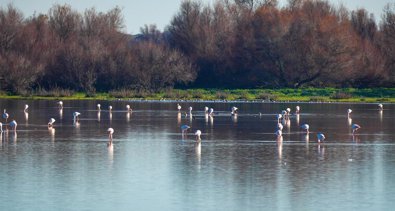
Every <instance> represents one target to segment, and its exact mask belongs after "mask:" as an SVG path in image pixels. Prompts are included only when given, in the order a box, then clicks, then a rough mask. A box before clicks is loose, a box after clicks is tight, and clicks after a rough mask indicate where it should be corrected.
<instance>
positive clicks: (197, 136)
mask: <svg viewBox="0 0 395 211" xmlns="http://www.w3.org/2000/svg"><path fill="white" fill-rule="evenodd" d="M201 134H202V131H200V130H196V132H195V135H196V141H200V140H202V139H200V135H201Z"/></svg>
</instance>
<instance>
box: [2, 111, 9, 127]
mask: <svg viewBox="0 0 395 211" xmlns="http://www.w3.org/2000/svg"><path fill="white" fill-rule="evenodd" d="M8 117H10V115H8V113H7V112H6V110H5V109H4V112H3V118H4V119H5V123H6V124H7V120H8Z"/></svg>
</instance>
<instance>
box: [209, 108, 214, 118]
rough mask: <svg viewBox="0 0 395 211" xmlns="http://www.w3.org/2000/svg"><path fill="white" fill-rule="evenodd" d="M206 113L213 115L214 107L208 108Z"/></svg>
mask: <svg viewBox="0 0 395 211" xmlns="http://www.w3.org/2000/svg"><path fill="white" fill-rule="evenodd" d="M208 115H210V116H213V115H214V109H213V108H210V110H209V112H208Z"/></svg>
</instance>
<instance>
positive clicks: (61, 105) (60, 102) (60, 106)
mask: <svg viewBox="0 0 395 211" xmlns="http://www.w3.org/2000/svg"><path fill="white" fill-rule="evenodd" d="M58 107H59V109H63V101H59V102H58Z"/></svg>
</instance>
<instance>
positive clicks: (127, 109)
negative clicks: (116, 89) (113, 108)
mask: <svg viewBox="0 0 395 211" xmlns="http://www.w3.org/2000/svg"><path fill="white" fill-rule="evenodd" d="M126 112H132V108H130V105H129V104H128V105H126Z"/></svg>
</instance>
